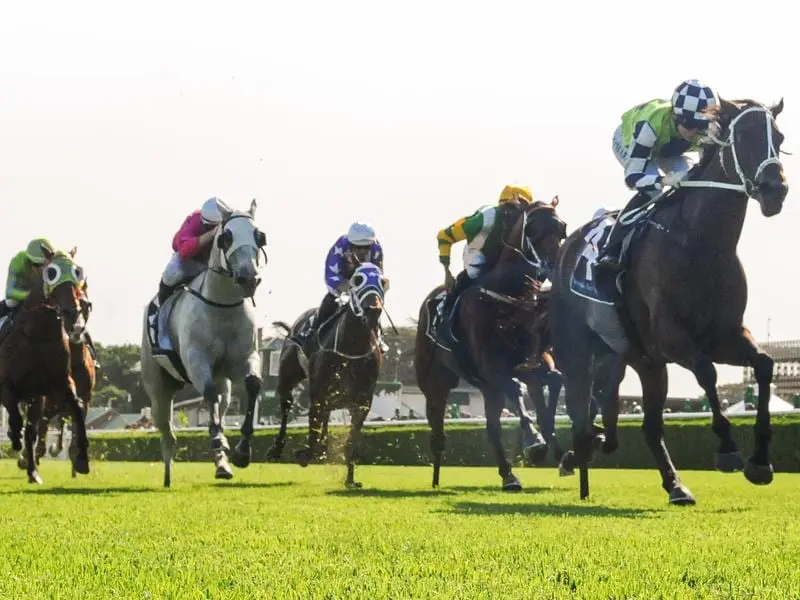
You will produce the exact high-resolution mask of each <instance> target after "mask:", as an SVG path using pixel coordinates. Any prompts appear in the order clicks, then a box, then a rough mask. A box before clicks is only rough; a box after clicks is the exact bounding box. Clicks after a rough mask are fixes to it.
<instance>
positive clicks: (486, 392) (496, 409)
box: [481, 387, 522, 492]
mask: <svg viewBox="0 0 800 600" xmlns="http://www.w3.org/2000/svg"><path fill="white" fill-rule="evenodd" d="M481 392H482V393H483V404H484V410H485V412H486V433H487V435H488V436H489V445H490V446H491V447H492V450H494V454H495V458H496V459H497V467H498V472H499V473H500V477H501V478H502V479H503V487H502V489H503V491H504V492H518V491H520V490H521V489H522V484H521V483H520V482H519V479H517V477H516V476H515V475H514V473H512V472H511V463H510V462H509V461H508V459H507V458H506V452H505V449H504V448H503V439H502V429H501V425H500V414H501V413H502V412H503V407H504V406H505V404H506V403H505V400H506V395H505V393H504V392H503V391H502V390H495V389H494V388H489V387H484V388H482V389H481Z"/></svg>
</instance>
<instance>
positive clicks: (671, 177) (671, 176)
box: [661, 171, 687, 187]
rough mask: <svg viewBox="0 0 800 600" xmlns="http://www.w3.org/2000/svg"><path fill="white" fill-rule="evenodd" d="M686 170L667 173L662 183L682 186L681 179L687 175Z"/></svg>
mask: <svg viewBox="0 0 800 600" xmlns="http://www.w3.org/2000/svg"><path fill="white" fill-rule="evenodd" d="M686 173H687V172H686V171H676V172H674V173H667V174H666V175H664V177H662V178H661V185H663V186H665V187H666V186H669V187H680V185H681V181H683V179H684V177H686Z"/></svg>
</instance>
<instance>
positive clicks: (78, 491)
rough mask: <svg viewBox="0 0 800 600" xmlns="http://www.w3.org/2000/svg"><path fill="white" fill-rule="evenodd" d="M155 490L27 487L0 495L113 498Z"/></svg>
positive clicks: (142, 488)
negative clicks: (117, 495)
mask: <svg viewBox="0 0 800 600" xmlns="http://www.w3.org/2000/svg"><path fill="white" fill-rule="evenodd" d="M152 491H153V488H147V487H127V486H123V487H74V488H70V487H60V486H59V487H47V483H45V484H44V485H43V486H36V487H33V485H31V487H27V488H22V489H16V490H4V491H2V492H0V494H7V495H10V494H45V495H51V496H94V495H98V496H111V495H113V494H149V493H150V492H152Z"/></svg>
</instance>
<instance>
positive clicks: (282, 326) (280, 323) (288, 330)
mask: <svg viewBox="0 0 800 600" xmlns="http://www.w3.org/2000/svg"><path fill="white" fill-rule="evenodd" d="M272 326H273V327H277V328H279V329H283V330H284V331H285V332H286V335H290V334H291V333H292V328H291V327H290V326H289V325H287V324H286V323H284V322H283V321H273V322H272Z"/></svg>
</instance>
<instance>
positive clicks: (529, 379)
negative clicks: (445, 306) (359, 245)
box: [414, 198, 566, 491]
mask: <svg viewBox="0 0 800 600" xmlns="http://www.w3.org/2000/svg"><path fill="white" fill-rule="evenodd" d="M557 205H558V198H554V199H553V201H552V202H551V203H550V204H545V203H542V202H535V203H534V204H532V205H530V206H517V207H514V206H513V205H505V206H507V207H508V208H507V209H506V210H509V211H511V212H510V213H509V214H508V216H507V217H503V215H498V216H499V217H500V219H499V220H500V222H499V223H498V225H496V226H500V227H503V229H502V230H501V231H502V232H503V233H502V235H501V239H502V240H503V248H502V250H501V251H500V254H499V257H498V258H497V260H496V262H495V264H494V266H493V267H492V268H491V269H490V270H489V271H488V272H486V273H485V274H484V275H483V276H481V277H480V279H479V280H478V281H477V282H475V283H473V284H472V285H471V286H470V287H468V288H467V289H466V290H465V291H464V293H463V294H462V295H461V297H460V298H459V299H458V300H457V302H458V304H457V305H455V309H454V312H455V314H456V319H455V321H454V322H453V324H452V333H453V337H454V338H456V340H451V342H450V343H447V342H445V341H443V340H442V339H440V337H439V336H438V335H437V334H436V333H434V331H433V326H432V320H433V319H432V315H433V314H435V311H436V307H437V304H438V303H439V302H441V301H442V300H443V295H444V294H443V292H444V286H438V287H436V288H435V289H434V290H433V291H432V292H431V293H430V294H429V295H428V296H427V297H426V298H425V301H424V302H423V303H422V307H421V308H420V313H419V325H418V328H417V338H416V355H415V358H414V365H415V369H416V373H417V383H418V385H419V387H420V389H421V390H422V393H423V394H424V395H425V399H426V413H427V418H428V424H429V425H430V427H431V429H432V434H431V441H430V444H431V452H432V453H433V487H438V485H439V469H440V466H441V462H442V454H443V453H444V447H445V435H444V414H445V408H446V405H447V398H448V395H449V393H450V390H452V389H453V388H454V387H456V385H458V381H459V378H460V377H463V378H464V379H466V380H467V381H470V382H471V383H473V384H474V385H476V386H477V387H478V388H479V389H480V390H481V393H482V394H483V398H484V405H485V407H486V408H485V410H486V431H487V433H488V436H489V442H490V444H491V446H492V448H493V450H494V452H495V455H496V458H497V463H498V467H499V473H500V477H501V478H502V480H503V483H502V487H503V489H504V490H507V491H517V490H520V489H522V486H521V484H520V482H519V480H518V479H517V478H516V476H515V475H514V474H513V473H512V470H511V464H510V463H509V462H508V460H507V459H506V455H505V451H504V449H503V444H502V441H501V439H500V414H501V412H502V410H503V408H504V407H505V406H506V403H508V402H510V401H511V400H512V398H513V399H514V401H513V402H511V404H512V406H514V408H515V409H516V410H517V412H518V414H519V416H520V426H521V427H522V431H523V437H524V441H523V445H524V446H525V448H526V450H527V451H528V452H529V457H528V458H529V461H531V462H539V461H541V460H543V459H544V458H545V456H546V454H547V444H548V443H551V444H553V447H554V450H555V448H556V445H555V444H554V441H555V406H556V403H557V402H558V393H559V391H560V385H561V384H560V381H558V382H557V385H556V386H555V387H552V386H551V389H550V406H549V407H547V406H545V400H544V394H543V392H542V385H543V384H544V383H545V379H544V378H543V377H542V369H541V368H539V367H534V368H526V369H525V370H523V371H521V372H520V371H519V370H517V369H515V368H516V367H517V366H518V365H520V364H521V363H524V362H525V361H527V360H529V359H530V358H532V357H534V358H538V357H540V356H541V355H542V351H543V350H544V349H545V347H544V346H542V345H540V344H541V343H542V342H543V340H542V336H543V334H545V332H544V331H542V330H541V328H542V325H543V324H544V320H543V312H542V308H543V306H542V303H543V296H542V294H540V293H539V292H540V281H542V280H544V278H545V277H546V276H547V274H548V273H549V270H550V268H551V266H552V265H553V263H554V261H555V257H556V254H557V252H558V247H559V244H560V243H561V240H563V239H564V238H565V237H566V225H565V224H564V222H563V221H561V219H559V217H558V215H557V214H556V210H555V209H556V206H557ZM445 318H446V316H445ZM537 330H538V331H537ZM457 340H460V341H457ZM547 370H548V369H544V371H545V372H546V371H547ZM515 379H517V380H519V381H521V382H523V383H525V384H526V385H527V388H528V393H529V394H530V396H531V399H532V400H533V404H534V406H535V408H536V414H537V419H538V420H539V426H540V427H542V430H543V431H544V433H545V435H546V438H547V439H544V438H542V436H541V434H539V432H538V431H537V430H536V429H535V428H534V426H533V421H532V420H531V418H530V416H529V415H528V413H527V411H526V409H525V406H524V404H523V401H522V397H521V395H520V391H519V387H518V385H517V383H516V381H515ZM553 392H555V394H553Z"/></svg>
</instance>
